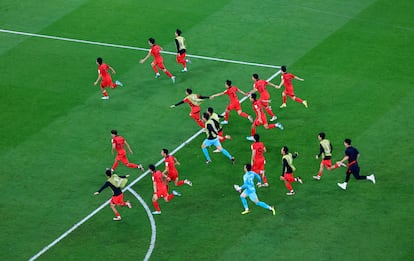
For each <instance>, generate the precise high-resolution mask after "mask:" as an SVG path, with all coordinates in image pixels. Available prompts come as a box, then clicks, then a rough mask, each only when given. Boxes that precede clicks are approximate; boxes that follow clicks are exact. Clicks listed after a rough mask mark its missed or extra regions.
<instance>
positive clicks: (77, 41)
mask: <svg viewBox="0 0 414 261" xmlns="http://www.w3.org/2000/svg"><path fill="white" fill-rule="evenodd" d="M0 32H1V33H9V34H17V35H24V36H31V37H39V38H46V39H53V40H60V41H67V42H75V43H84V44H91V45H100V46H107V47H115V48H122V49H131V50H137V51H146V52H148V51H149V49H148V48H141V47H134V46H128V45H120V44H111V43H102V42H95V41H88V40H80V39H73V38H66V37H59V36H52V35H45V34H34V33H28V32H19V31H13V30H6V29H0ZM161 53H164V54H171V55H176V54H177V53H174V52H169V51H161ZM187 56H188V57H191V58H196V59H203V60H209V61H216V62H225V63H235V64H242V65H251V66H257V67H268V68H275V69H279V68H280V66H277V65H270V64H262V63H253V62H244V61H237V60H230V59H222V58H214V57H208V56H201V55H192V54H187Z"/></svg>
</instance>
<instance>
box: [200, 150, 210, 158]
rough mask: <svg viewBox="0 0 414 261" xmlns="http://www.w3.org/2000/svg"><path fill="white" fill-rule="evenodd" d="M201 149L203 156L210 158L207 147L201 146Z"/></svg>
mask: <svg viewBox="0 0 414 261" xmlns="http://www.w3.org/2000/svg"><path fill="white" fill-rule="evenodd" d="M201 150H202V151H203V153H204V156H205V157H206V160H211V159H210V155H208V150H207V148H201Z"/></svg>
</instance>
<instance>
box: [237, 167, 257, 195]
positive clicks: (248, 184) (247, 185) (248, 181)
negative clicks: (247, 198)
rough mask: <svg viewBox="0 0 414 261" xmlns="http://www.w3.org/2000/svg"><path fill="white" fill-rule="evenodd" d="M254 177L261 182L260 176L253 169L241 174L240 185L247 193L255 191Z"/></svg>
mask: <svg viewBox="0 0 414 261" xmlns="http://www.w3.org/2000/svg"><path fill="white" fill-rule="evenodd" d="M254 178H257V180H258V182H259V183H262V179H261V178H260V176H259V175H258V174H257V173H256V172H253V171H248V172H246V173H245V174H244V175H243V182H244V183H243V185H242V186H241V187H240V188H241V189H244V190H245V192H246V193H247V194H250V193H254V192H256V188H255V187H254Z"/></svg>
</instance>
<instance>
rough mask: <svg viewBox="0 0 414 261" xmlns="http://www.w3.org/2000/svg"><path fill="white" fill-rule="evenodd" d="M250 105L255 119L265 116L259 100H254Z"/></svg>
mask: <svg viewBox="0 0 414 261" xmlns="http://www.w3.org/2000/svg"><path fill="white" fill-rule="evenodd" d="M252 107H253V110H254V112H255V113H256V119H259V117H260V118H261V119H262V121H263V119H264V118H266V115H265V114H264V111H263V104H262V102H261V101H260V100H256V101H254V102H253V103H252Z"/></svg>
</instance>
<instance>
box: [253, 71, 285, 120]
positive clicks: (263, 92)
mask: <svg viewBox="0 0 414 261" xmlns="http://www.w3.org/2000/svg"><path fill="white" fill-rule="evenodd" d="M252 80H253V81H254V84H253V90H251V91H250V92H249V93H248V94H251V93H255V92H259V94H260V102H261V103H262V104H263V108H264V109H265V110H266V112H267V113H268V114H269V115H270V116H271V117H272V118H271V119H270V121H275V120H277V117H276V115H275V114H274V113H273V111H272V107H270V105H269V102H270V94H269V92H268V91H267V88H266V86H267V85H270V86H272V87H275V88H280V87H278V86H277V85H275V84H273V83H271V82H268V81H266V80H260V79H259V75H258V74H257V73H255V74H253V76H252Z"/></svg>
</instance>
